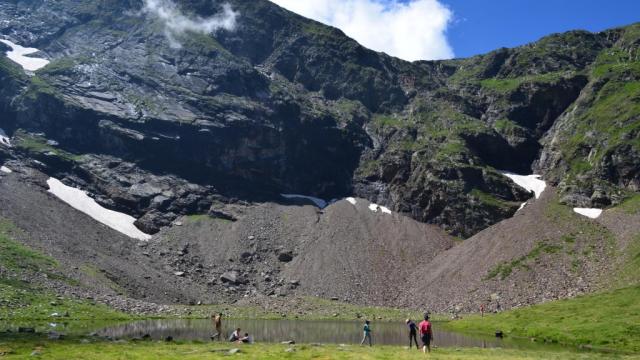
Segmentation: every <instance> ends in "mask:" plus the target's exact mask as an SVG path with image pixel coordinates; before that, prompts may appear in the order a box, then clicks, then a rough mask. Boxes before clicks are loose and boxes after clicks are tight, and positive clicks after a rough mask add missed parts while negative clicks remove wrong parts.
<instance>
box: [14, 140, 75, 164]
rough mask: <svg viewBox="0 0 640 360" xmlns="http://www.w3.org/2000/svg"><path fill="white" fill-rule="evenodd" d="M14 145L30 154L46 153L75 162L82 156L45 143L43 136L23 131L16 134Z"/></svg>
mask: <svg viewBox="0 0 640 360" xmlns="http://www.w3.org/2000/svg"><path fill="white" fill-rule="evenodd" d="M15 145H16V147H17V148H18V149H21V150H23V151H26V152H29V153H31V154H45V153H48V154H50V155H53V156H56V157H58V158H61V159H63V160H66V161H70V162H77V161H79V160H80V159H81V158H82V155H76V154H72V153H70V152H68V151H65V150H62V149H58V148H56V147H54V146H51V145H49V144H47V142H46V140H45V139H44V138H41V137H38V136H32V135H30V134H25V133H19V134H17V135H16V140H15Z"/></svg>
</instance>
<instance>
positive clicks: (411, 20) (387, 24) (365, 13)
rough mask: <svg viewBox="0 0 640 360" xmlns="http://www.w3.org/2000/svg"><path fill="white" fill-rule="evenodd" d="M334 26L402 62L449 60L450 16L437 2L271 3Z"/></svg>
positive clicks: (333, 0)
mask: <svg viewBox="0 0 640 360" xmlns="http://www.w3.org/2000/svg"><path fill="white" fill-rule="evenodd" d="M271 1H272V2H274V3H276V4H278V5H280V6H282V7H284V8H286V9H288V10H291V11H293V12H296V13H298V14H300V15H302V16H305V17H308V18H311V19H314V20H317V21H320V22H322V23H325V24H328V25H332V26H335V27H337V28H339V29H341V30H342V31H344V33H345V34H347V35H348V36H350V37H352V38H354V39H355V40H357V41H358V42H360V43H361V44H362V45H364V46H366V47H368V48H370V49H373V50H376V51H383V52H386V53H387V54H389V55H393V56H397V57H399V58H402V59H405V60H410V61H414V60H436V59H447V58H452V57H453V50H452V49H451V46H450V45H449V43H448V41H447V38H446V30H447V26H448V25H449V23H450V22H451V21H452V19H453V13H452V12H451V10H449V8H447V7H446V6H444V5H442V4H441V3H440V2H438V0H410V1H409V2H400V1H399V0H386V1H382V0H271Z"/></svg>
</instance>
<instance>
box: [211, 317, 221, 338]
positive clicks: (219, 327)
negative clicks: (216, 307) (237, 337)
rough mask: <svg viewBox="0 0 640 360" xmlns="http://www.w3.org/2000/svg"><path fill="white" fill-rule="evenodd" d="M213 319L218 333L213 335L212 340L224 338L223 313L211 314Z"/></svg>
mask: <svg viewBox="0 0 640 360" xmlns="http://www.w3.org/2000/svg"><path fill="white" fill-rule="evenodd" d="M211 321H213V326H214V327H215V328H216V333H215V334H214V335H213V336H212V337H211V340H213V339H215V338H218V340H220V339H222V313H217V314H215V315H211Z"/></svg>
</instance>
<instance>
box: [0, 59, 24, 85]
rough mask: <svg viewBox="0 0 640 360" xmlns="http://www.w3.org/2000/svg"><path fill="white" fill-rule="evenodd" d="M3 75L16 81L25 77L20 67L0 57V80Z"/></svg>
mask: <svg viewBox="0 0 640 360" xmlns="http://www.w3.org/2000/svg"><path fill="white" fill-rule="evenodd" d="M3 74H6V75H8V76H9V78H12V79H17V80H25V79H26V75H25V73H24V70H22V68H21V67H20V65H18V64H16V63H14V62H13V61H11V60H9V58H7V57H4V56H0V78H3V77H4V76H2V75H3Z"/></svg>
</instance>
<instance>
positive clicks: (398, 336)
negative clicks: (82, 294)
mask: <svg viewBox="0 0 640 360" xmlns="http://www.w3.org/2000/svg"><path fill="white" fill-rule="evenodd" d="M362 326H363V323H361V322H355V321H306V320H305V321H302V320H225V321H224V322H223V335H224V339H226V338H227V337H228V336H229V335H230V334H231V332H232V331H233V330H234V329H235V328H238V327H239V328H241V329H242V333H243V334H244V333H245V332H247V333H249V334H250V335H251V336H252V337H253V339H254V341H257V342H272V343H279V342H282V341H288V340H293V341H295V342H296V343H324V344H358V343H360V340H362ZM371 328H372V335H373V342H374V344H384V345H405V346H407V345H408V344H409V339H408V330H407V327H406V326H405V324H404V323H402V322H398V323H391V322H379V323H377V322H373V323H372V324H371ZM433 328H434V338H435V341H434V344H435V345H437V346H439V347H504V346H505V342H504V341H503V340H501V339H496V338H491V337H488V338H485V339H482V338H476V337H471V336H467V335H462V334H458V333H452V332H447V331H442V330H441V329H440V328H439V326H438V323H434V325H433ZM97 333H98V335H101V336H110V337H112V338H120V339H128V338H136V337H142V336H143V335H145V334H149V335H150V336H151V338H152V339H155V340H161V339H164V338H166V337H167V336H171V337H173V339H175V340H202V341H210V337H211V335H213V334H214V333H215V330H214V327H213V324H212V322H211V320H201V319H196V320H187V319H175V320H166V319H165V320H143V321H137V322H132V323H128V324H124V325H117V326H113V327H109V328H106V329H102V330H100V331H98V332H97ZM418 342H420V339H418ZM420 346H422V344H420ZM506 346H509V345H506Z"/></svg>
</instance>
